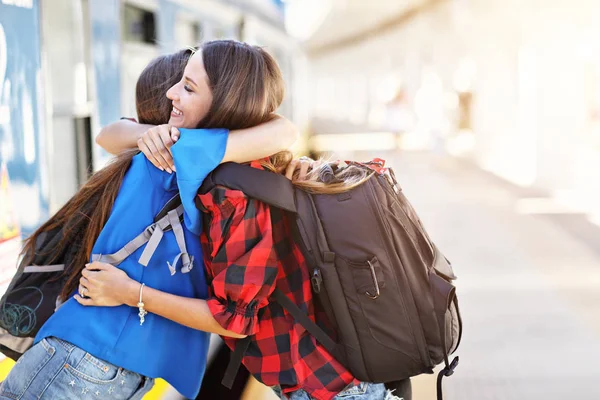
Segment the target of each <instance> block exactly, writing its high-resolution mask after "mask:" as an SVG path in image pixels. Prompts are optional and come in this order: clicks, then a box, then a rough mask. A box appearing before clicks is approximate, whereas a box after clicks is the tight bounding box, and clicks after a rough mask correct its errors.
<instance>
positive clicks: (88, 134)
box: [74, 117, 94, 187]
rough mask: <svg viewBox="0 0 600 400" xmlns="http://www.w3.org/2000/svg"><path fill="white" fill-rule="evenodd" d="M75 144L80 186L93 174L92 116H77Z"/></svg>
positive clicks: (75, 121)
mask: <svg viewBox="0 0 600 400" xmlns="http://www.w3.org/2000/svg"><path fill="white" fill-rule="evenodd" d="M74 123H75V146H76V156H75V158H76V162H77V183H78V187H79V186H81V185H83V184H84V183H85V182H86V181H87V180H88V178H89V177H90V176H91V175H92V165H93V161H94V160H93V157H92V124H91V120H90V117H83V118H75V120H74Z"/></svg>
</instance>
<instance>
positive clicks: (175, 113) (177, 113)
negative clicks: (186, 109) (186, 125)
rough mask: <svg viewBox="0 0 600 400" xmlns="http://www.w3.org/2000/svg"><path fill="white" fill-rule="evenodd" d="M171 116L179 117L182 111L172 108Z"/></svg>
mask: <svg viewBox="0 0 600 400" xmlns="http://www.w3.org/2000/svg"><path fill="white" fill-rule="evenodd" d="M171 114H172V115H175V116H178V117H181V116H182V115H183V111H181V110H180V109H178V108H177V107H175V106H173V110H172V111H171Z"/></svg>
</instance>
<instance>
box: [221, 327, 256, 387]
mask: <svg viewBox="0 0 600 400" xmlns="http://www.w3.org/2000/svg"><path fill="white" fill-rule="evenodd" d="M251 341H252V336H246V337H245V338H243V339H240V340H238V341H237V343H236V344H235V350H233V353H231V358H230V359H229V364H228V365H227V369H226V370H225V375H223V380H222V381H221V384H222V385H223V386H225V387H226V388H227V389H231V387H232V386H233V382H234V381H235V377H236V375H237V372H238V369H240V365H241V364H242V359H243V358H244V354H246V350H248V346H249V345H250V342H251Z"/></svg>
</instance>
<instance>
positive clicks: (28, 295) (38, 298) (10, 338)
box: [0, 194, 193, 361]
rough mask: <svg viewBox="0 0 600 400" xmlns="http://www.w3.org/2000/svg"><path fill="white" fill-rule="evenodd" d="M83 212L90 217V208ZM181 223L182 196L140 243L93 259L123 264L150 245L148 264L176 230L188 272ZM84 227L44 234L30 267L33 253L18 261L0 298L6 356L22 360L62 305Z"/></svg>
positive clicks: (0, 336)
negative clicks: (59, 249)
mask: <svg viewBox="0 0 600 400" xmlns="http://www.w3.org/2000/svg"><path fill="white" fill-rule="evenodd" d="M96 204H97V200H96V201H94V200H93V199H92V200H91V201H90V204H87V205H86V208H88V209H89V207H94V206H95V205H96ZM81 212H83V213H85V210H81ZM182 220H183V206H182V205H181V199H180V197H179V194H177V195H176V196H174V197H173V198H172V199H171V200H169V201H168V202H167V204H166V205H165V206H164V207H163V208H162V209H161V211H160V212H159V213H158V214H157V215H156V217H155V218H154V223H152V224H151V225H149V226H148V227H147V228H146V229H145V230H144V231H143V232H142V233H140V235H138V236H137V237H136V238H135V239H133V240H132V241H130V242H129V243H127V244H126V245H125V246H124V247H123V248H121V249H120V250H119V251H117V252H116V253H113V254H103V255H92V259H93V260H98V261H103V262H107V263H111V264H113V265H119V264H120V263H121V262H122V261H123V260H124V259H125V258H127V257H128V256H129V255H130V254H131V253H133V252H134V251H136V250H137V249H138V248H140V247H141V246H143V245H145V244H146V243H148V244H147V245H146V247H145V249H144V252H143V254H142V256H141V257H140V263H141V264H142V265H147V263H148V261H149V260H150V258H151V257H152V254H153V252H154V249H156V246H157V245H158V243H159V242H160V239H161V238H162V233H164V232H167V231H169V230H173V231H174V232H175V236H176V238H177V244H178V246H179V249H180V255H181V257H178V259H180V260H181V262H182V265H183V267H182V271H183V272H187V270H189V268H191V264H192V263H193V257H188V255H187V251H186V248H185V241H184V239H183V231H182V230H181V229H179V227H181V221H182ZM173 226H175V227H176V229H173ZM85 229H87V224H82V225H81V226H80V227H79V228H78V230H77V231H74V230H73V229H67V228H66V227H64V226H61V227H57V228H55V229H53V230H51V231H46V232H44V233H42V234H40V236H39V237H38V240H37V242H36V244H35V254H34V255H33V261H32V263H31V265H25V260H27V259H29V258H30V257H29V256H30V255H29V254H27V255H25V257H23V259H22V260H21V262H20V263H19V266H18V268H17V272H16V274H15V276H14V277H13V279H12V281H11V282H10V285H9V286H8V289H7V290H6V292H5V293H4V295H3V296H2V299H1V300H0V352H2V353H3V354H4V355H6V356H7V357H9V358H12V359H13V360H15V361H16V360H18V359H19V357H21V355H23V353H24V352H26V351H27V350H28V349H29V348H30V347H31V346H32V345H33V341H34V339H35V336H36V335H37V333H38V331H39V330H40V328H41V327H42V325H43V324H44V323H45V322H46V321H47V320H48V318H50V317H51V316H52V314H54V312H55V311H56V309H58V307H60V305H61V302H60V299H59V295H60V293H61V292H62V290H63V287H64V285H65V284H66V274H64V273H63V272H64V270H65V269H67V270H68V269H69V268H73V260H74V258H75V255H76V254H77V252H78V251H80V249H81V238H82V237H83V235H84V233H85V232H84V230H85ZM65 232H68V235H69V240H70V246H68V247H67V248H66V249H65V251H64V253H63V254H61V255H60V256H59V257H58V258H56V259H53V260H50V259H49V250H51V249H52V248H53V247H55V246H56V245H57V244H58V243H59V242H60V241H61V240H63V236H64V235H65ZM151 239H153V240H151ZM173 264H175V262H174V263H173ZM169 267H170V268H173V269H172V271H171V273H174V268H175V265H171V264H169Z"/></svg>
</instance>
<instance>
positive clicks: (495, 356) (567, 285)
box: [247, 153, 600, 400]
mask: <svg viewBox="0 0 600 400" xmlns="http://www.w3.org/2000/svg"><path fill="white" fill-rule="evenodd" d="M363 156H364V155H363ZM342 158H343V156H342ZM360 158H363V159H364V157H362V156H361V157H360ZM387 158H388V160H389V161H391V165H392V166H394V168H395V170H396V174H397V175H398V177H399V180H400V182H401V185H402V186H403V188H404V192H405V194H406V195H407V196H408V198H409V199H410V200H411V201H412V203H413V205H414V206H415V208H416V209H417V211H418V212H419V214H420V216H421V219H422V220H423V221H424V223H425V225H426V227H427V228H428V230H429V231H430V233H431V235H432V238H433V239H434V240H435V241H436V242H437V245H438V246H439V247H440V248H441V249H442V250H443V251H444V252H445V253H446V256H447V257H448V258H449V259H450V260H451V261H452V263H453V265H454V268H455V272H456V274H457V275H458V276H459V280H458V281H457V285H458V288H459V291H458V293H459V296H460V297H459V298H460V302H461V311H462V314H463V320H464V336H463V342H462V345H461V348H460V350H459V352H458V354H459V355H460V357H461V363H460V366H459V368H458V369H457V371H456V374H455V375H454V376H453V377H451V378H450V379H448V380H446V381H445V382H446V383H445V386H444V387H445V399H446V400H459V399H460V400H488V399H489V400H492V399H494V400H495V399H498V400H564V399H570V400H571V399H576V400H597V399H600V384H599V383H600V365H599V364H598V360H600V254H599V253H598V252H595V251H594V250H593V249H592V248H591V247H590V246H589V245H587V244H586V242H585V241H584V240H581V238H580V237H579V238H578V237H577V235H573V231H572V229H563V228H564V227H561V226H560V225H559V224H558V223H557V219H556V218H548V217H545V216H540V215H536V216H533V215H523V214H519V213H518V212H517V211H516V203H517V202H518V201H519V197H520V196H522V193H516V192H514V191H513V190H511V189H510V188H509V186H507V185H504V184H501V183H500V182H499V181H498V180H495V179H491V178H490V177H489V176H487V175H486V174H484V173H481V172H480V171H478V170H476V169H474V168H471V167H468V166H466V165H465V164H461V163H458V162H456V161H452V160H447V159H446V160H439V159H434V158H433V157H432V156H431V155H426V154H414V153H405V154H400V155H398V154H395V155H394V154H388V155H387ZM568 220H569V218H568V217H565V221H568ZM558 221H560V220H558ZM576 233H577V232H576ZM588 239H589V237H588ZM598 241H599V242H600V237H599V238H598ZM588 242H590V241H589V240H588ZM259 393H261V394H259ZM264 393H265V392H261V391H260V390H256V391H254V390H253V391H252V392H251V393H248V397H247V398H248V399H252V400H254V399H266V398H267V397H265V395H264ZM269 398H270V397H269ZM433 399H435V380H434V377H433V376H423V377H418V378H417V379H415V381H414V400H433Z"/></svg>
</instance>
